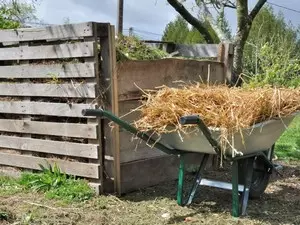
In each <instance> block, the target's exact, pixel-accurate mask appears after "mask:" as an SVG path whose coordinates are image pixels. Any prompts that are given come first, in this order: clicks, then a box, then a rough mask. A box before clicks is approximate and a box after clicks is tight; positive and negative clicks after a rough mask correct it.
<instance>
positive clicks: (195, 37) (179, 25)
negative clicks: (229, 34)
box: [162, 15, 218, 44]
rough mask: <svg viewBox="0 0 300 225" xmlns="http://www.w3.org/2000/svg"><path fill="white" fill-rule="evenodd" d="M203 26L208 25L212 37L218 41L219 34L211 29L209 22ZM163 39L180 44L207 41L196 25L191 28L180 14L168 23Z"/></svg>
mask: <svg viewBox="0 0 300 225" xmlns="http://www.w3.org/2000/svg"><path fill="white" fill-rule="evenodd" d="M203 26H205V27H206V29H207V30H208V32H209V34H210V35H211V38H212V39H213V40H214V41H217V40H218V36H216V34H215V33H214V31H213V30H212V29H211V27H210V24H209V23H208V22H204V23H203ZM162 40H163V41H170V42H174V43H178V44H195V43H205V39H204V37H203V35H202V34H200V33H199V31H198V30H197V29H196V28H195V27H192V29H189V27H188V23H187V22H186V20H185V19H183V18H182V17H181V16H180V15H178V16H177V17H176V19H175V20H174V21H171V22H170V23H168V24H167V26H166V28H165V30H164V34H163V37H162Z"/></svg>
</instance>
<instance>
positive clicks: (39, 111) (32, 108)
mask: <svg viewBox="0 0 300 225" xmlns="http://www.w3.org/2000/svg"><path fill="white" fill-rule="evenodd" d="M91 108H95V105H90V104H70V105H69V104H67V103H48V102H20V101H11V102H8V101H0V113H11V114H24V115H30V114H31V115H46V116H47V115H48V116H60V117H79V118H86V116H83V115H82V110H83V109H91ZM91 118H92V117H91Z"/></svg>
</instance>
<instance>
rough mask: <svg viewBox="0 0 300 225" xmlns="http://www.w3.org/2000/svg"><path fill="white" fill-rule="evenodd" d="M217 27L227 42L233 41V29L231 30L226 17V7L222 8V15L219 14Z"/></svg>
mask: <svg viewBox="0 0 300 225" xmlns="http://www.w3.org/2000/svg"><path fill="white" fill-rule="evenodd" d="M217 26H218V27H219V29H220V30H221V31H222V33H223V34H224V37H225V39H226V40H231V39H232V35H231V29H230V26H229V23H228V21H227V19H226V17H225V10H224V7H222V9H221V10H220V13H219V14H218V17H217Z"/></svg>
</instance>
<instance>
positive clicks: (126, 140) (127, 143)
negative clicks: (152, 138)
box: [120, 131, 166, 163]
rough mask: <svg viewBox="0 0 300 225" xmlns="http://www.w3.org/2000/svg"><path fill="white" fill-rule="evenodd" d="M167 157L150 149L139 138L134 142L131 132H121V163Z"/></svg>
mask: <svg viewBox="0 0 300 225" xmlns="http://www.w3.org/2000/svg"><path fill="white" fill-rule="evenodd" d="M163 155H166V154H165V153H164V152H162V151H159V150H157V149H155V148H151V147H149V146H148V145H147V144H146V143H145V142H144V141H142V140H141V139H139V138H136V139H134V140H133V135H132V134H130V133H129V132H126V131H122V132H120V162H121V163H125V162H132V161H137V160H142V159H150V158H155V157H158V156H163Z"/></svg>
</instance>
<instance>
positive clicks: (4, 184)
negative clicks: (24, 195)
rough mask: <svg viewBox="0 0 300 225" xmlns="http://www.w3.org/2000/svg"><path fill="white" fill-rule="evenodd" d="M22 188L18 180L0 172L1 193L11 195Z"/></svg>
mask: <svg viewBox="0 0 300 225" xmlns="http://www.w3.org/2000/svg"><path fill="white" fill-rule="evenodd" d="M21 190H22V187H21V186H20V185H19V184H18V183H17V181H16V180H15V179H13V178H11V177H7V176H1V174H0V195H1V196H5V195H11V194H15V193H18V192H19V191H21Z"/></svg>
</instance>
